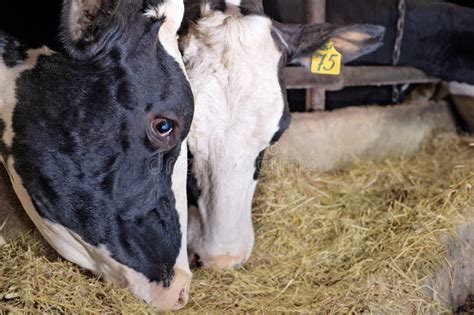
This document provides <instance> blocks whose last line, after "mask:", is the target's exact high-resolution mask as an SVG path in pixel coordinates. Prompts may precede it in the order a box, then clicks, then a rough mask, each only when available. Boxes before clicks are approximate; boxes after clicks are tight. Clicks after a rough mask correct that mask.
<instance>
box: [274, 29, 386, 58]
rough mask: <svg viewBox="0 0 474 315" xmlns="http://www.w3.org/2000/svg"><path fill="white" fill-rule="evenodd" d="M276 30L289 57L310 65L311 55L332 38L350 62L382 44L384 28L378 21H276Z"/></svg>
mask: <svg viewBox="0 0 474 315" xmlns="http://www.w3.org/2000/svg"><path fill="white" fill-rule="evenodd" d="M273 26H274V31H275V32H276V33H277V35H278V38H279V39H280V40H281V41H282V44H283V45H282V47H284V49H286V52H287V54H288V60H289V62H291V63H299V64H301V65H304V66H309V65H310V63H311V57H312V56H313V55H314V54H315V52H316V51H317V50H318V49H320V48H322V47H324V46H325V45H326V44H327V43H328V42H329V41H331V42H332V43H333V44H334V47H335V48H336V50H337V51H338V52H339V53H341V54H342V57H343V62H344V63H347V62H350V61H352V60H354V59H356V58H358V57H360V56H362V55H365V54H368V53H371V52H373V51H375V50H376V49H378V48H379V47H380V46H382V44H383V37H384V33H385V28H384V27H383V26H378V25H369V24H361V25H350V26H338V25H333V24H313V25H288V24H281V23H278V22H273Z"/></svg>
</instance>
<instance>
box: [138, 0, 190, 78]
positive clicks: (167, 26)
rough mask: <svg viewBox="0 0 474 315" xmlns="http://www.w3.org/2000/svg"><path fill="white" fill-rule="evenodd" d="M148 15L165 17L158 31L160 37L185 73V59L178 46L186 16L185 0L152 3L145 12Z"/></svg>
mask: <svg viewBox="0 0 474 315" xmlns="http://www.w3.org/2000/svg"><path fill="white" fill-rule="evenodd" d="M145 15H146V16H148V17H153V18H157V19H161V18H163V19H164V22H163V25H162V26H161V28H160V31H159V33H158V38H159V41H160V43H161V45H163V47H164V48H165V50H166V52H167V53H168V54H169V55H170V56H171V57H173V59H175V61H176V62H177V63H178V64H179V65H180V66H181V69H182V70H183V72H184V73H185V70H184V65H183V60H182V57H181V53H180V52H179V48H178V35H177V33H178V30H179V28H180V26H181V23H182V21H183V16H184V2H183V0H162V1H158V3H157V4H156V5H151V6H150V7H149V8H148V10H147V11H146V12H145Z"/></svg>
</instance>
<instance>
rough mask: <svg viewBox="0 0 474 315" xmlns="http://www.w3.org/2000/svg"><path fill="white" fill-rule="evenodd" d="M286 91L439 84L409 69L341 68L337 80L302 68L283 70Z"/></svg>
mask: <svg viewBox="0 0 474 315" xmlns="http://www.w3.org/2000/svg"><path fill="white" fill-rule="evenodd" d="M284 75H285V82H286V86H287V88H288V89H311V88H314V87H318V88H321V89H325V90H328V91H339V90H341V89H343V88H344V87H351V86H384V85H395V84H407V83H435V82H439V81H441V80H440V79H438V78H434V77H430V76H428V75H426V74H425V73H424V72H423V71H421V70H419V69H416V68H411V67H385V66H383V67H379V66H377V67H344V68H343V70H342V74H341V75H340V76H327V75H315V74H312V73H311V72H309V71H308V70H306V69H304V68H286V69H285V71H284Z"/></svg>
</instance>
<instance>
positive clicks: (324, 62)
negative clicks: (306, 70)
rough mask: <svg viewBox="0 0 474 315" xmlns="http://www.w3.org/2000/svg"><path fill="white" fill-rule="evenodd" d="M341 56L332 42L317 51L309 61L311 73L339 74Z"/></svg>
mask: <svg viewBox="0 0 474 315" xmlns="http://www.w3.org/2000/svg"><path fill="white" fill-rule="evenodd" d="M341 65H342V55H341V54H340V53H339V52H338V51H337V50H336V48H334V44H333V43H332V42H328V43H327V44H326V46H324V47H323V48H321V49H320V50H318V51H317V52H316V53H315V54H314V56H313V58H312V59H311V72H312V73H317V74H327V75H338V74H340V73H341Z"/></svg>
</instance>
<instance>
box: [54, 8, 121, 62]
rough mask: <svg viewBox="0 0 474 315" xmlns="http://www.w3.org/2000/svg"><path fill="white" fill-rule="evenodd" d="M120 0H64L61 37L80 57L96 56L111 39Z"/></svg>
mask: <svg viewBox="0 0 474 315" xmlns="http://www.w3.org/2000/svg"><path fill="white" fill-rule="evenodd" d="M118 2H119V0H64V5H63V11H62V17H61V28H62V32H61V39H62V42H63V44H64V48H65V49H66V51H67V52H68V53H69V54H71V55H72V56H73V57H75V58H77V59H87V58H91V57H93V56H95V55H97V54H98V53H99V52H100V51H102V50H103V49H104V48H105V47H106V46H107V43H108V42H109V41H110V40H111V37H112V35H113V34H114V33H115V32H114V29H113V28H114V23H113V21H114V16H115V11H116V9H117V5H118Z"/></svg>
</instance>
